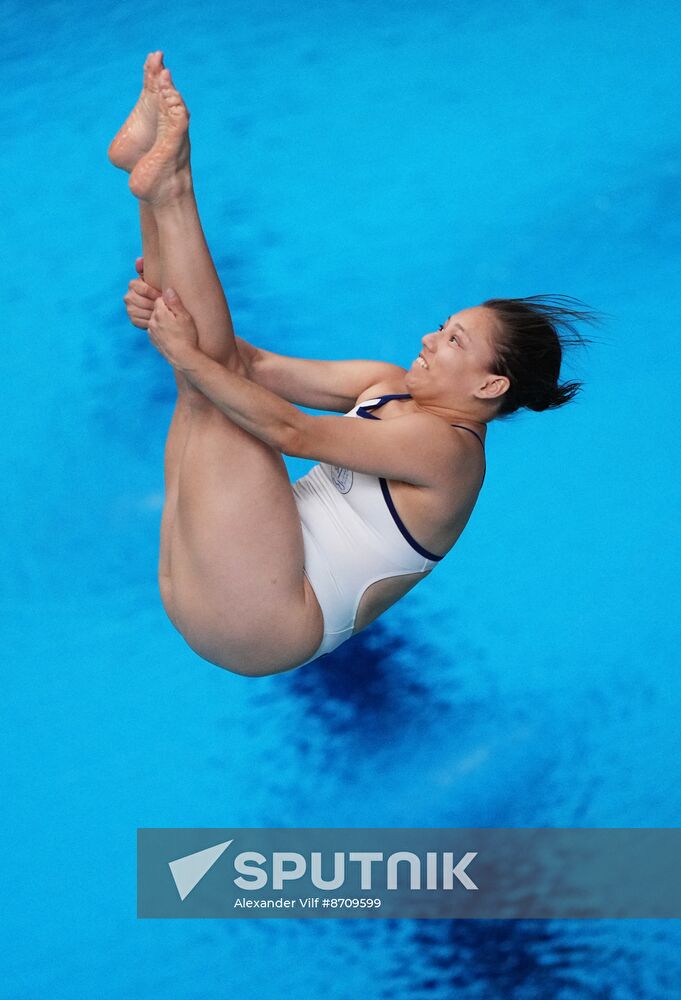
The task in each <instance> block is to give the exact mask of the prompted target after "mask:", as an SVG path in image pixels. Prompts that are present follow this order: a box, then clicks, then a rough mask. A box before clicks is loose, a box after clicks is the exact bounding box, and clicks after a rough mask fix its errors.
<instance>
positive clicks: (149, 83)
mask: <svg viewBox="0 0 681 1000" xmlns="http://www.w3.org/2000/svg"><path fill="white" fill-rule="evenodd" d="M162 69H163V53H162V52H150V53H149V55H148V56H147V58H146V60H145V63H144V82H143V85H142V93H141V94H140V96H139V98H138V100H137V104H136V105H135V107H134V108H133V109H132V111H131V112H130V114H129V115H128V118H127V119H126V121H125V123H124V124H123V125H122V126H121V128H120V130H119V131H118V133H117V134H116V137H115V138H114V140H113V142H112V143H111V145H110V146H109V159H110V160H111V162H112V163H113V165H114V166H115V167H120V168H121V170H127V171H128V173H129V172H130V171H131V170H132V169H133V167H134V166H135V165H136V163H137V162H138V160H140V159H141V158H142V157H143V156H144V154H145V153H148V152H149V150H150V149H151V147H152V146H153V145H154V141H155V140H156V127H157V122H158V94H159V89H160V83H159V74H160V72H161V70H162Z"/></svg>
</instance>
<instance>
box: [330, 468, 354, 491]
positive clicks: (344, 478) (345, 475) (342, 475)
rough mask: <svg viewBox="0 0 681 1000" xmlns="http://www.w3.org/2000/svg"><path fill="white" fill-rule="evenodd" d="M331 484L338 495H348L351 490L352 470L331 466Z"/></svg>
mask: <svg viewBox="0 0 681 1000" xmlns="http://www.w3.org/2000/svg"><path fill="white" fill-rule="evenodd" d="M331 482H332V483H333V485H334V486H335V487H336V489H337V490H338V491H339V492H340V493H349V492H350V490H351V489H352V469H344V468H343V466H342V465H332V466H331Z"/></svg>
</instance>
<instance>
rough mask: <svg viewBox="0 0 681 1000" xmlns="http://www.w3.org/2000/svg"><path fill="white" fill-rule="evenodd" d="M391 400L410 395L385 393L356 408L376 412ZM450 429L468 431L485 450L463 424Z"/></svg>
mask: <svg viewBox="0 0 681 1000" xmlns="http://www.w3.org/2000/svg"><path fill="white" fill-rule="evenodd" d="M391 399H411V393H410V392H390V393H387V394H386V395H385V396H379V397H378V399H377V400H376V401H375V402H372V401H371V400H369V401H368V402H366V403H359V404H358V406H359V407H360V408H361V409H362V410H377V409H378V408H379V407H380V406H383V404H384V403H387V402H388V401H389V400H391ZM450 427H458V428H459V429H460V430H462V431H468V433H469V434H474V435H475V437H476V438H477V439H478V441H479V442H480V444H481V445H482V449H483V451H484V449H485V442H484V441H483V440H482V438H481V437H480V435H479V434H478V432H477V431H474V430H473V428H472V427H465V426H464V425H463V424H450Z"/></svg>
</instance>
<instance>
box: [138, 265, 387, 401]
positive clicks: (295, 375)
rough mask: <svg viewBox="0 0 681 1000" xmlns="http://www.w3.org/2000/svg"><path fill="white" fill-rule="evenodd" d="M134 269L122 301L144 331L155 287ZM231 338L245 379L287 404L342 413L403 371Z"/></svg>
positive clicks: (156, 292) (384, 364)
mask: <svg viewBox="0 0 681 1000" xmlns="http://www.w3.org/2000/svg"><path fill="white" fill-rule="evenodd" d="M137 269H138V274H139V275H140V276H139V277H138V278H135V279H134V280H133V281H131V282H130V284H129V286H128V291H127V293H126V295H125V296H124V297H123V301H124V302H125V305H126V309H127V312H128V316H129V317H130V322H131V323H132V324H133V326H136V327H138V328H139V329H142V330H147V329H148V328H149V321H150V319H151V316H152V313H153V309H154V302H155V301H156V299H158V298H159V297H160V295H161V292H160V291H159V290H158V289H157V288H153V287H152V286H151V285H148V284H147V283H146V282H145V281H144V278H143V277H142V273H143V264H142V261H141V259H138V261H137ZM236 343H237V347H238V349H239V354H240V355H241V357H242V359H243V362H244V364H245V366H246V369H247V371H248V377H249V378H250V379H252V380H253V381H254V382H257V383H258V385H262V386H264V387H265V388H266V389H269V390H270V392H274V393H276V394H277V396H281V397H282V398H283V399H288V400H289V402H291V403H297V404H298V405H299V406H309V407H310V408H311V409H314V410H334V411H337V412H340V413H346V412H347V411H348V410H349V409H351V408H352V407H353V406H354V405H355V400H356V399H358V397H359V396H361V394H362V393H363V392H364V390H365V389H367V388H369V386H372V385H376V384H377V383H378V382H385V381H387V380H389V379H401V378H403V377H404V375H405V374H406V369H404V368H400V367H399V365H392V364H389V363H388V362H384V361H363V360H358V361H315V360H309V359H307V358H291V357H287V356H286V355H284V354H275V353H274V352H273V351H265V350H263V349H262V348H259V347H254V346H253V344H249V343H248V341H247V340H244V339H243V337H236Z"/></svg>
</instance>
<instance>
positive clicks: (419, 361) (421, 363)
mask: <svg viewBox="0 0 681 1000" xmlns="http://www.w3.org/2000/svg"><path fill="white" fill-rule="evenodd" d="M415 361H416V364H417V365H419V366H420V367H421V368H426V369H427V368H428V362H427V361H426V359H425V358H424V357H423V355H422V354H419V356H418V357H417V358H416V359H415Z"/></svg>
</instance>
